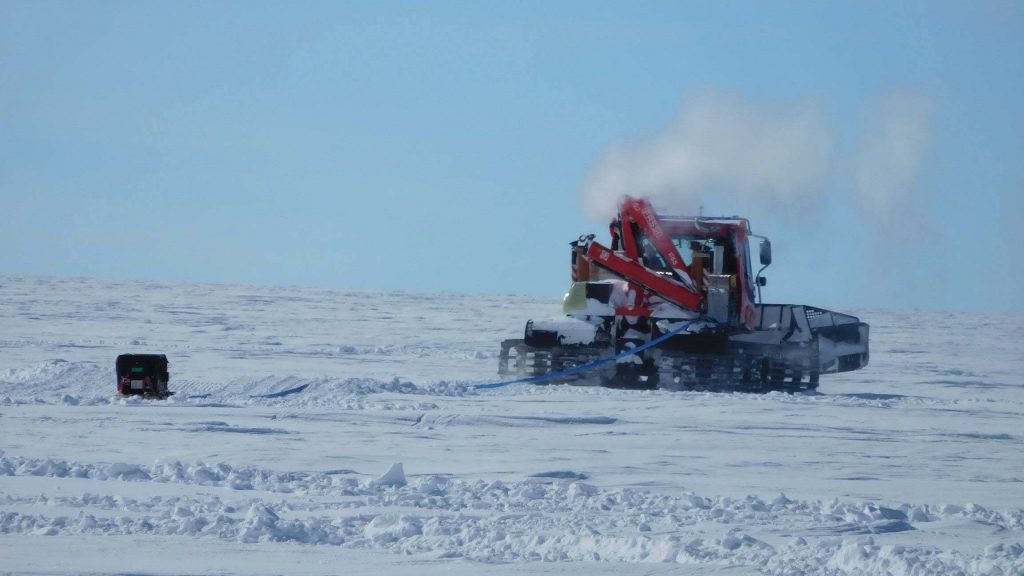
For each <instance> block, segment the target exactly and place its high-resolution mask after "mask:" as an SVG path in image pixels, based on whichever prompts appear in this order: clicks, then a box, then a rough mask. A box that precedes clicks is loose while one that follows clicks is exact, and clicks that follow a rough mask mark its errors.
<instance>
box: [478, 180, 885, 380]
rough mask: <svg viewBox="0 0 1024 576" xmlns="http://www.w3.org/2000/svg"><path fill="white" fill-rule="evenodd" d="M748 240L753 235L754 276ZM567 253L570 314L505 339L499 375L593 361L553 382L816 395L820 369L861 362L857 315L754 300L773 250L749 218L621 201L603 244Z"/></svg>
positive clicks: (584, 240)
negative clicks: (664, 210)
mask: <svg viewBox="0 0 1024 576" xmlns="http://www.w3.org/2000/svg"><path fill="white" fill-rule="evenodd" d="M750 238H758V239H759V240H760V243H759V250H758V257H759V258H758V259H759V261H760V263H761V268H760V269H759V270H758V272H757V274H756V275H755V274H754V273H753V270H752V268H751V261H750V260H751V255H750V246H749V239H750ZM571 246H572V280H573V284H572V287H571V288H570V289H569V293H568V294H566V296H565V301H564V304H563V311H564V312H565V316H564V317H560V318H557V319H554V320H548V321H540V320H530V321H528V322H527V323H526V332H525V335H524V337H523V338H522V339H514V340H506V341H504V342H503V343H502V345H501V354H500V356H499V370H498V371H499V373H500V374H503V375H512V374H514V375H518V376H520V377H524V378H529V377H543V376H544V375H552V376H555V375H557V374H560V373H562V372H565V371H569V372H576V370H574V369H575V368H580V367H584V366H588V365H591V364H598V366H595V367H594V369H593V370H587V371H585V372H581V373H579V374H573V375H572V376H567V377H566V378H562V379H554V380H551V381H556V382H557V381H562V382H565V381H569V380H573V379H587V378H588V375H589V376H590V377H591V378H593V377H594V376H596V377H597V381H598V382H600V383H601V384H603V385H606V386H615V387H626V388H657V387H663V388H675V389H700V390H742V391H751V392H755V391H756V392H767V391H771V390H788V391H795V390H807V389H815V388H817V386H818V377H819V375H821V374H824V373H830V372H847V371H850V370H857V369H859V368H862V367H864V366H866V365H867V363H868V325H867V324H865V323H863V322H860V320H859V319H857V318H856V317H854V316H849V315H846V314H840V313H837V312H830V311H828V310H823V309H821V308H815V307H813V306H805V305H799V304H764V303H762V302H761V298H760V292H761V287H762V286H764V285H765V284H766V280H765V278H764V277H763V276H761V272H763V271H764V269H765V268H767V267H768V265H769V264H771V260H772V253H771V243H770V242H769V241H768V239H767V238H765V237H763V236H758V235H756V234H753V233H752V232H751V229H750V222H749V221H747V219H746V218H738V217H731V218H710V217H703V216H666V215H659V214H657V213H656V212H655V210H654V208H653V207H652V206H651V204H650V203H649V202H648V201H647V200H644V199H638V198H630V197H628V196H627V197H626V198H624V199H623V200H622V202H621V204H620V206H619V216H618V218H616V219H615V220H613V221H612V223H611V247H610V248H609V247H606V246H604V245H602V244H600V243H598V242H597V241H595V240H594V235H593V234H591V235H587V236H581V237H580V238H579V240H577V241H575V242H572V244H571ZM655 339H659V343H658V344H657V345H656V346H651V347H649V348H646V349H643V350H641V351H639V352H637V353H635V354H630V353H629V352H628V351H629V350H631V349H635V348H641V347H644V346H645V345H647V344H649V343H650V342H651V341H652V340H655ZM610 357H617V358H616V360H615V361H614V362H607V363H601V360H602V359H607V358H610ZM538 379H540V378H538Z"/></svg>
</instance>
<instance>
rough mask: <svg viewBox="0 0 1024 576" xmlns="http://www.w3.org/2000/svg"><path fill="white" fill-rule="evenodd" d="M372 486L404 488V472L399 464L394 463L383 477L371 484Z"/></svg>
mask: <svg viewBox="0 0 1024 576" xmlns="http://www.w3.org/2000/svg"><path fill="white" fill-rule="evenodd" d="M372 484H373V485H374V486H405V485H406V481H405V470H404V469H403V468H402V463H401V462H395V463H394V464H392V465H391V468H388V471H387V472H385V473H384V475H383V476H381V477H380V478H377V479H376V480H374V481H373V483H372Z"/></svg>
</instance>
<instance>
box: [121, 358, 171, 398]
mask: <svg viewBox="0 0 1024 576" xmlns="http://www.w3.org/2000/svg"><path fill="white" fill-rule="evenodd" d="M115 366H116V371H117V393H118V394H120V395H122V396H148V397H152V398H167V397H168V396H171V395H172V394H174V392H169V391H168V390H167V382H168V380H170V379H171V376H170V374H168V372H167V356H164V355H163V354H122V355H120V356H118V357H117V362H116V364H115Z"/></svg>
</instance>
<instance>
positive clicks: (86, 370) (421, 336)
mask: <svg viewBox="0 0 1024 576" xmlns="http://www.w3.org/2000/svg"><path fill="white" fill-rule="evenodd" d="M808 304H816V303H814V302H808ZM560 306H561V304H560V300H559V298H557V297H553V298H529V297H521V296H478V295H477V296H470V295H463V294H422V293H414V292H377V291H329V290H311V289H286V288H264V287H239V286H207V285H155V284H138V283H123V284H114V283H106V282H100V281H91V280H55V279H35V278H16V277H0V423H2V431H3V432H2V436H0V438H2V440H0V572H3V571H10V572H14V573H41V574H78V573H90V574H119V573H139V572H142V573H147V574H200V573H216V574H279V573H288V574H348V573H381V574H410V575H411V574H417V575H421V574H440V573H444V574H479V573H481V572H487V573H494V574H520V573H524V572H528V573H540V574H588V575H590V574H677V573H678V574H716V575H717V574H730V575H731V574H808V575H810V574H835V575H842V574H965V575H973V574H1000V575H1010V574H1024V546H1022V542H1024V451H1022V448H1024V442H1022V440H1024V435H1022V433H1021V425H1020V423H1021V422H1022V416H1024V376H1022V374H1024V353H1022V352H1021V351H1022V350H1024V336H1021V331H1020V330H1019V328H1018V325H1019V324H1020V322H1021V320H1022V319H1021V318H1014V317H996V316H981V315H971V314H948V313H934V312H928V313H926V312H882V311H871V310H866V311H865V310H860V311H858V310H840V311H843V312H851V313H854V314H858V315H859V316H860V317H861V318H862V319H863V320H864V321H866V322H869V323H870V324H871V326H872V328H871V330H872V332H871V337H872V357H871V364H870V365H869V366H868V367H867V368H866V369H864V370H862V371H859V372H853V373H848V374H841V375H826V376H823V377H822V381H821V388H820V389H819V390H818V392H816V393H805V394H794V395H787V394H780V393H772V394H765V395H752V394H714V393H706V392H677V391H625V390H610V389H603V388H596V387H583V386H537V385H530V384H517V385H512V386H508V387H505V388H500V389H495V390H476V389H474V388H473V385H474V384H480V383H492V382H495V381H497V375H496V369H497V353H498V349H499V343H500V341H501V340H503V339H506V338H515V337H520V336H521V333H522V330H523V326H524V324H525V321H526V320H527V319H529V318H539V319H544V318H550V317H552V315H555V314H557V311H558V310H559V309H560ZM131 352H138V353H164V354H167V356H168V358H169V359H170V361H171V381H170V385H169V387H170V389H171V390H172V391H174V392H175V393H176V394H175V395H174V396H173V397H171V398H170V399H168V400H162V401H161V400H148V399H141V398H137V397H131V398H121V397H118V396H117V395H116V394H115V392H116V388H115V381H114V359H115V357H116V356H117V355H118V354H121V353H131Z"/></svg>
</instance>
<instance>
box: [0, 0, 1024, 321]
mask: <svg viewBox="0 0 1024 576" xmlns="http://www.w3.org/2000/svg"><path fill="white" fill-rule="evenodd" d="M1021 30H1024V5H1022V4H1020V3H1014V2H976V3H973V2H917V3H912V2H901V3H885V2H884V3H866V2H851V3H821V2H806V3H802V2H765V3H757V2H701V3H696V2H621V3H610V2H596V3H595V2H493V3H487V2H434V3H427V2H407V3H405V2H365V3H364V2H289V3H285V2H271V3H264V2H214V3H208V2H124V3H121V2H89V3H86V2H58V3H54V2H38V1H32V2H11V1H10V0H0V206H2V207H3V216H2V217H0V218H2V222H3V225H2V227H0V274H14V275H45V276H87V277H96V278H104V279H116V280H146V281H161V282H162V281H170V282H178V281H186V282H222V283H246V284H269V285H298V286H317V287H338V288H398V289H408V290H416V291H453V292H473V293H477V292H486V293H517V294H524V293H525V294H535V295H550V296H559V295H561V293H563V292H564V290H565V289H566V288H567V285H568V278H569V268H568V259H569V252H568V242H570V241H571V240H574V239H575V238H576V237H577V236H578V235H580V234H582V233H586V232H596V233H599V234H604V233H605V231H606V229H607V226H606V223H605V222H603V221H601V220H599V219H596V218H594V217H593V216H592V213H593V211H592V210H589V209H588V207H587V206H585V201H584V199H585V197H586V192H585V186H586V184H585V183H586V182H587V178H588V175H589V174H592V173H593V172H594V171H595V170H596V169H598V167H599V166H600V165H601V163H602V162H603V159H605V158H607V153H608V150H610V149H614V148H615V146H619V147H627V148H628V147H630V146H634V147H635V148H636V149H637V150H640V151H641V153H637V154H634V155H633V156H634V157H635V158H634V162H635V163H636V162H639V163H640V164H637V166H638V168H636V169H637V170H639V171H640V172H643V171H644V168H643V166H645V164H643V162H646V159H643V158H639V157H640V156H643V154H642V151H644V150H648V149H650V147H649V146H647V145H646V144H644V143H645V142H646V143H650V142H657V141H661V140H666V139H667V140H671V137H670V136H664V137H662V136H659V135H665V134H671V133H672V130H671V129H670V128H668V127H670V126H672V125H673V122H674V120H673V119H679V118H683V119H686V118H697V119H706V120H707V127H706V129H707V130H709V131H710V132H711V134H718V132H719V131H718V130H717V128H716V126H717V125H716V123H715V122H717V121H718V120H717V119H716V118H718V117H717V116H715V115H710V116H708V115H704V116H702V115H701V114H702V110H705V111H706V110H707V109H708V107H707V106H705V107H703V108H702V107H701V105H700V103H701V102H705V103H706V102H713V103H714V104H713V105H711V106H710V108H711V109H716V110H723V109H724V110H725V111H726V114H725V116H726V117H733V116H736V117H740V118H745V119H746V120H743V121H742V122H746V123H747V124H745V126H747V127H748V128H747V129H755V128H750V126H754V127H757V126H761V125H762V124H763V123H768V124H769V125H772V124H771V123H772V122H776V120H777V119H778V118H781V119H782V122H783V124H781V125H779V126H776V127H775V128H773V129H772V130H775V131H774V132H773V131H772V130H768V131H767V132H764V134H766V135H767V138H764V140H767V141H768V142H769V144H768V145H766V146H762V148H761V150H762V151H763V155H767V156H772V157H774V154H773V153H772V152H773V144H771V143H773V142H776V141H777V140H776V138H775V137H774V135H776V134H779V133H786V134H789V133H791V132H792V131H791V130H788V128H787V125H786V124H785V122H786V121H787V120H786V119H787V118H788V119H790V120H793V121H794V122H795V121H796V120H795V119H796V118H797V116H798V113H797V112H799V111H805V112H806V115H805V116H800V117H801V118H804V117H806V118H809V119H810V120H809V123H810V125H811V126H812V128H813V132H814V134H818V135H821V136H822V138H823V139H824V140H823V141H824V143H825V144H824V146H823V148H827V150H828V154H827V159H824V160H821V161H820V162H819V164H818V165H819V167H820V168H821V170H820V171H818V172H815V175H814V177H813V178H811V179H809V180H808V181H806V182H804V187H805V190H803V192H802V194H803V195H802V196H800V197H799V199H798V201H797V202H796V203H795V204H787V203H785V202H780V201H777V199H776V198H775V197H774V196H773V194H784V193H785V191H779V190H767V191H764V192H762V191H761V187H760V183H761V181H760V180H758V175H759V174H760V173H757V174H754V175H753V176H752V177H751V178H752V180H751V179H750V178H748V179H746V180H742V181H743V182H747V181H748V180H750V181H751V185H750V190H748V191H747V194H745V195H740V196H737V195H731V194H729V193H728V192H729V191H728V190H725V189H724V188H725V187H728V185H729V183H730V180H729V179H728V178H726V179H725V180H720V181H717V182H716V181H708V182H705V181H702V180H700V179H699V178H698V179H697V180H696V181H694V182H691V183H690V184H689V186H690V187H691V188H692V189H691V190H690V191H689V192H691V193H693V194H696V195H699V196H700V197H701V199H702V200H701V203H702V204H705V205H706V209H707V210H710V211H714V212H721V213H729V214H743V215H748V216H750V217H751V219H752V220H753V225H754V228H755V229H756V230H757V231H758V232H760V233H762V234H766V235H768V236H770V237H771V238H772V239H773V241H774V248H775V250H774V256H775V264H773V266H772V267H771V268H769V270H768V276H769V286H768V289H767V290H766V292H765V296H766V299H768V300H771V301H777V302H803V303H808V304H817V305H822V306H829V307H833V308H836V309H847V308H883V309H907V308H922V309H937V310H968V311H986V312H1000V311H1012V312H1015V313H1024V304H1022V303H1021V286H1022V283H1024V272H1022V271H1021V268H1022V267H1024V257H1022V256H1021V254H1022V251H1021V248H1022V244H1024V234H1022V233H1021V224H1020V221H1021V219H1022V218H1024V202H1022V201H1021V197H1020V194H1021V192H1022V190H1024V104H1022V103H1024V35H1022V34H1021V33H1020V31H1021ZM894 101H896V102H902V103H903V105H902V106H899V105H897V106H892V105H891V104H892V102H894ZM794 110H796V111H797V112H793V111H794ZM787 114H789V116H787ZM908 117H910V118H911V119H912V122H909V124H910V127H909V128H907V123H908V122H906V121H905V120H907V118H908ZM678 122H679V124H678V125H677V128H678V130H681V131H683V132H685V133H686V134H688V136H686V137H687V138H690V144H691V145H692V146H696V147H697V148H698V149H699V148H700V142H701V138H699V137H697V136H695V135H694V134H695V133H694V132H693V131H689V130H690V128H689V127H687V125H686V122H684V121H678ZM742 122H741V124H742ZM744 130H746V129H745V128H742V126H741V128H740V129H739V130H738V131H737V134H738V136H737V138H738V141H739V142H741V143H742V142H743V141H744V138H749V136H746V135H748V134H750V132H749V131H744ZM721 132H723V133H724V132H727V131H726V130H722V131H721ZM755 133H759V134H760V132H755ZM677 134H678V132H677ZM908 134H909V135H910V136H909V138H911V139H912V140H913V141H912V142H910V143H909V144H908V143H907V142H906V140H907V138H908V136H907V135H908ZM659 138H660V139H661V140H659ZM886 138H888V140H886ZM880 139H881V141H883V144H886V143H887V144H888V147H887V146H885V145H883V146H881V147H878V146H874V144H873V143H877V142H878V141H879V140H880ZM778 141H779V146H778V148H784V147H785V146H787V145H788V144H787V142H786V141H785V140H784V139H779V140H778ZM817 141H818V140H811V142H817ZM802 142H804V143H805V144H806V141H802ZM733 144H735V142H733ZM904 144H908V146H910V145H911V144H913V146H910V148H911V149H912V150H911V152H906V150H905V147H904ZM873 146H874V148H873ZM873 149H874V150H876V153H875V154H874V155H873V156H872V154H870V153H866V152H865V151H866V150H873ZM877 150H881V151H882V152H880V153H877ZM803 155H804V154H803V151H801V150H797V151H796V152H795V153H794V154H790V157H798V158H799V157H802V156H803ZM891 156H900V157H901V158H902V160H903V162H902V163H901V164H899V165H898V166H896V167H893V166H889V164H891V163H890V162H889V160H890V157H891ZM903 156H909V157H907V158H904V157H903ZM865 157H867V158H874V161H873V162H874V163H873V164H871V163H868V164H865V161H864V158H865ZM748 160H749V158H746V157H745V156H744V155H743V153H742V151H741V152H740V153H739V159H738V160H737V159H733V161H735V162H737V164H738V165H737V166H735V170H734V169H733V166H732V165H731V164H726V165H725V169H724V171H725V172H726V173H733V172H735V173H736V174H739V175H744V174H746V173H747V171H749V170H750V164H751V162H749V161H748ZM670 161H674V160H671V159H670ZM679 161H680V162H683V163H685V162H687V161H689V160H688V159H686V158H681V159H680V160H679ZM808 162H810V160H809V161H808ZM880 164H881V165H883V166H882V167H881V168H879V167H878V166H879V165H880ZM865 166H867V167H866V168H865ZM886 166H888V167H889V169H890V171H891V170H896V174H897V177H889V176H887V174H889V173H890V172H886V171H885V170H884V169H883V168H885V167H886ZM804 167H805V166H803V165H800V166H794V165H793V164H792V162H791V164H788V165H782V166H781V171H782V172H784V173H787V172H790V171H797V172H798V171H800V170H801V169H803V168H804ZM876 168H877V169H876ZM863 174H869V176H870V177H871V178H874V179H875V180H881V183H882V184H883V186H881V187H879V186H878V185H877V184H878V182H876V186H875V188H876V191H875V192H874V194H876V195H878V194H882V196H883V198H882V199H883V200H884V199H885V198H889V196H886V195H891V196H892V197H893V198H897V197H898V199H897V200H891V199H890V200H885V201H884V202H881V204H879V202H878V201H876V203H875V205H874V208H872V209H868V210H867V211H866V210H865V208H864V206H863V205H862V204H863V203H862V202H861V201H860V200H858V199H862V198H864V197H865V196H864V192H863V190H862V188H864V178H862V177H860V176H859V175H863ZM892 182H896V183H895V184H893V183H892ZM671 184H672V182H668V183H667V185H671ZM886 186H888V188H887V187H886ZM669 187H670V186H669ZM890 188H891V189H890ZM631 192H633V193H635V191H631V190H622V193H631ZM720 192H721V193H720ZM758 194H760V196H757V197H754V196H752V195H758ZM790 199H792V198H791V197H790ZM876 200H878V199H877V198H876ZM859 202H860V203H859ZM880 208H881V209H880ZM879 212H881V213H882V214H881V217H882V218H883V219H886V220H885V222H881V223H880V220H879V218H880V215H879ZM887 215H889V216H887ZM890 216H891V217H890Z"/></svg>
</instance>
